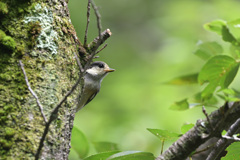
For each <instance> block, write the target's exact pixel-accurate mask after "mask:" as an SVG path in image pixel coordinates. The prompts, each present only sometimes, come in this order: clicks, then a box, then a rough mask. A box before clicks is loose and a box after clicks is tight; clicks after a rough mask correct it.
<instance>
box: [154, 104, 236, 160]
mask: <svg viewBox="0 0 240 160" xmlns="http://www.w3.org/2000/svg"><path fill="white" fill-rule="evenodd" d="M239 118H240V103H239V102H235V103H226V104H225V105H224V106H222V107H221V108H219V109H218V110H216V111H214V112H212V113H211V114H210V115H209V116H207V118H206V119H205V120H198V121H197V123H196V124H195V126H194V127H193V128H192V129H191V130H189V131H188V132H187V133H185V134H184V135H183V136H181V137H180V138H179V139H178V140H177V141H176V142H174V143H173V144H172V145H171V146H170V147H169V148H168V149H167V150H166V151H165V152H164V153H163V154H162V155H160V156H158V157H157V158H156V160H183V159H187V158H188V157H189V156H191V153H193V152H194V151H195V150H196V149H197V148H198V147H199V146H200V145H202V144H204V143H205V142H207V141H208V140H212V139H213V138H216V140H217V139H221V138H222V136H221V133H222V131H223V130H230V128H231V126H232V125H233V124H234V123H235V122H236V121H238V119H239ZM238 128H239V126H238ZM216 140H214V142H213V141H211V142H210V143H208V145H209V146H210V144H214V143H215V142H216ZM212 149H213V148H210V149H208V150H207V153H209V151H211V150H212ZM207 156H208V154H206V155H204V156H203V155H202V156H201V157H200V159H206V158H207ZM197 159H198V158H197Z"/></svg>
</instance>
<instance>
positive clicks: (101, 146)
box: [93, 142, 118, 152]
mask: <svg viewBox="0 0 240 160" xmlns="http://www.w3.org/2000/svg"><path fill="white" fill-rule="evenodd" d="M93 144H94V147H95V149H96V150H97V152H105V151H114V150H118V147H117V144H116V143H112V142H94V143H93Z"/></svg>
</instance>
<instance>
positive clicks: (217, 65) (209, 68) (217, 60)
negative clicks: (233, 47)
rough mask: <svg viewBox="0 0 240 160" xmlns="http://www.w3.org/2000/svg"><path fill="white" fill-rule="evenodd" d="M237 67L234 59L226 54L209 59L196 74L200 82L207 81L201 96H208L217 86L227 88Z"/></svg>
mask: <svg viewBox="0 0 240 160" xmlns="http://www.w3.org/2000/svg"><path fill="white" fill-rule="evenodd" d="M238 68H239V64H238V63H237V62H236V60H234V59H233V58H232V57H229V56H226V55H218V56H214V57H212V58H211V59H209V60H208V61H207V63H206V64H205V65H204V66H203V68H202V70H201V71H200V73H199V75H198V81H199V83H200V84H204V83H205V82H208V83H209V84H208V85H207V87H205V89H204V90H203V92H202V95H201V96H202V98H203V99H207V98H210V97H211V96H212V94H213V93H214V91H215V90H216V88H217V87H218V86H220V87H221V89H225V88H227V87H228V86H229V84H230V83H231V82H232V81H233V79H234V77H235V76H236V73H237V71H238Z"/></svg>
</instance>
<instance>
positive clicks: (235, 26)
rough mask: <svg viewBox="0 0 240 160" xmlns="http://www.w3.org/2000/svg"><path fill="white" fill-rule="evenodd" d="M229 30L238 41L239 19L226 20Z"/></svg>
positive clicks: (239, 39)
mask: <svg viewBox="0 0 240 160" xmlns="http://www.w3.org/2000/svg"><path fill="white" fill-rule="evenodd" d="M227 27H228V29H229V32H230V33H231V34H232V35H233V37H234V38H235V39H236V40H237V41H238V42H239V41H240V19H237V20H234V21H230V22H227Z"/></svg>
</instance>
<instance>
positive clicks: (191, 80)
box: [167, 73, 198, 85]
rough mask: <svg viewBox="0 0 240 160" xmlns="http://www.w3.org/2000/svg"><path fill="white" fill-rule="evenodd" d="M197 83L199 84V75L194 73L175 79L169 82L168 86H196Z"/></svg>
mask: <svg viewBox="0 0 240 160" xmlns="http://www.w3.org/2000/svg"><path fill="white" fill-rule="evenodd" d="M197 82H198V73H194V74H189V75H185V76H180V77H177V78H174V79H172V80H170V81H169V82H167V84H173V85H185V84H195V83H197Z"/></svg>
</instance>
